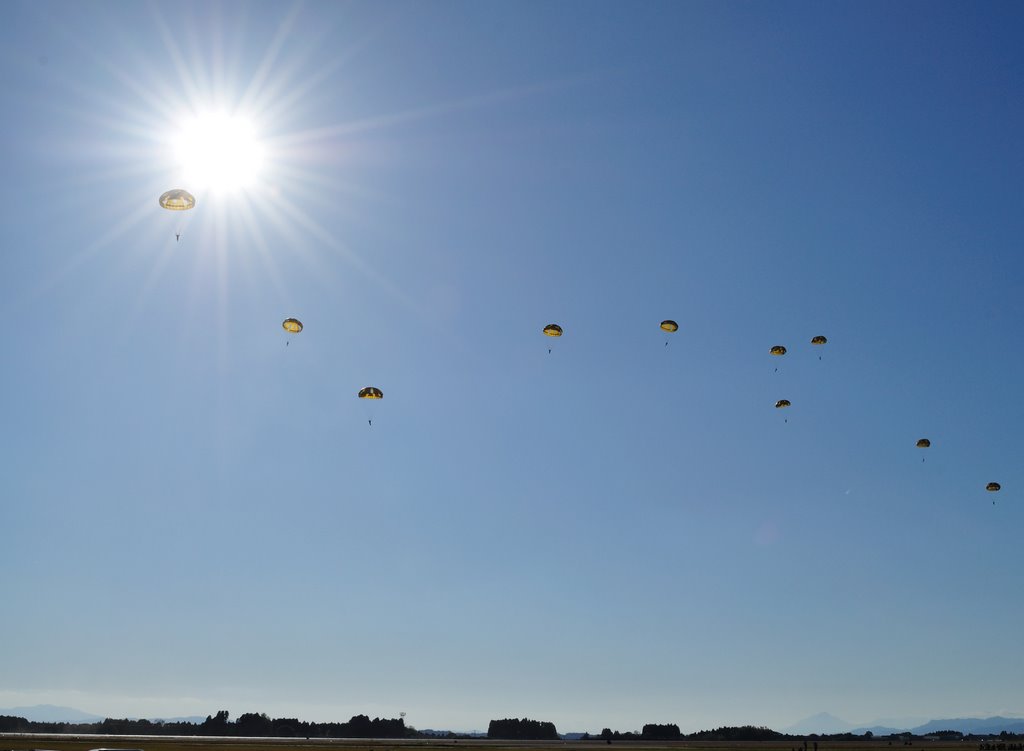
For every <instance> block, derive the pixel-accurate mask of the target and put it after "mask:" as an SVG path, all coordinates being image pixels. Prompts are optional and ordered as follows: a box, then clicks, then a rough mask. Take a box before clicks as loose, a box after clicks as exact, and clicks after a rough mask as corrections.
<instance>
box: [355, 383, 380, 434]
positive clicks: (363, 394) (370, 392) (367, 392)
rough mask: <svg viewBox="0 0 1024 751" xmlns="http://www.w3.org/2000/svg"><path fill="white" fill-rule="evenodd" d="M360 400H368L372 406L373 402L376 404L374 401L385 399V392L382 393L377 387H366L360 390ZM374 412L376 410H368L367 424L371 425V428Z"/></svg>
mask: <svg viewBox="0 0 1024 751" xmlns="http://www.w3.org/2000/svg"><path fill="white" fill-rule="evenodd" d="M359 398H360V399H366V400H367V404H370V403H371V402H374V401H376V400H378V399H383V398H384V392H383V391H381V390H380V389H379V388H377V387H376V386H364V387H363V388H361V389H359ZM374 411H375V410H371V409H367V410H366V422H367V423H369V425H370V426H371V427H372V426H373V413H374Z"/></svg>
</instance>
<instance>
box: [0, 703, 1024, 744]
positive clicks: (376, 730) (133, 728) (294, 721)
mask: <svg viewBox="0 0 1024 751" xmlns="http://www.w3.org/2000/svg"><path fill="white" fill-rule="evenodd" d="M0 733H64V734H73V735H88V734H92V733H97V734H100V733H102V734H104V735H186V736H190V735H191V736H228V737H243V738H246V737H248V738H252V737H264V738H265V737H271V738H429V737H436V735H437V734H436V733H420V732H419V731H417V730H416V729H415V728H412V727H408V726H407V725H406V724H405V720H404V719H403V718H398V719H394V718H392V719H385V718H380V717H375V718H373V719H372V720H371V719H370V718H369V717H368V716H366V715H362V714H361V715H356V716H354V717H352V718H351V719H350V720H349V721H348V722H306V721H304V720H299V719H298V718H295V717H277V718H273V719H271V718H270V717H268V716H267V715H266V714H264V713H256V712H249V713H246V714H243V715H240V716H239V717H238V718H237V719H235V720H234V721H232V720H231V719H230V715H229V714H228V712H227V710H221V711H219V712H217V713H216V714H215V715H208V716H207V718H206V719H205V720H204V721H203V722H198V723H197V722H184V721H182V722H165V721H162V720H132V719H112V718H107V719H105V720H103V721H102V722H85V723H70V722H34V721H32V720H27V719H25V718H24V717H13V716H8V715H0ZM929 736H930V737H947V736H948V737H951V738H953V737H956V738H962V739H965V740H967V739H970V740H986V739H988V738H991V737H992V736H989V735H988V734H984V735H978V736H975V735H964V734H963V733H960V732H959V731H955V730H945V731H938V732H933V733H930V734H929ZM445 737H450V738H466V737H469V736H465V735H459V734H457V733H448V734H447V736H445ZM487 737H488V738H495V739H501V740H531V741H532V740H538V741H540V740H559V739H560V738H561V736H560V735H559V734H558V730H557V729H556V728H555V724H554V723H553V722H542V721H539V720H531V719H529V718H526V717H523V718H522V719H514V718H513V719H509V718H506V719H503V720H491V721H490V723H489V725H488V727H487ZM871 737H873V734H872V733H871V732H870V731H868V732H866V733H864V734H863V735H854V734H852V733H835V734H830V735H818V734H815V733H812V734H810V735H807V736H794V735H786V734H784V733H779V732H777V731H775V730H772V729H771V728H766V727H755V726H753V725H742V726H738V727H720V728H716V729H714V730H701V731H698V732H696V733H689V734H684V733H682V732H680V730H679V726H678V725H676V724H675V723H669V724H664V725H659V724H654V723H650V724H647V725H644V726H643V730H640V731H626V732H620V731H618V730H612V729H611V728H604V729H603V730H602V731H601V732H600V733H599V734H597V735H591V734H590V733H583V734H582V736H581V737H580V740H583V741H587V740H589V741H604V742H605V743H612V742H613V741H673V740H700V741H771V740H774V741H779V740H792V739H796V738H801V739H804V744H803V751H807V742H806V739H807V738H811V739H815V738H816V739H822V740H824V739H828V740H854V739H863V738H871ZM887 737H888V738H890V739H891V740H890V745H892V740H901V741H903V742H904V744H905V745H907V744H909V743H910V742H911V741H912V740H913V739H917V738H918V737H919V736H915V735H913V734H911V733H908V732H903V733H893V734H892V735H891V736H879V737H878V738H879V739H884V738H887ZM999 740H1000V741H1002V743H998V744H997V743H982V744H979V746H978V748H979V751H1024V743H1006V741H1020V740H1024V735H1019V734H1014V733H1008V732H1006V731H1003V732H1002V733H1000V734H999ZM817 746H818V743H817V741H815V743H814V747H815V751H817ZM793 751H799V749H798V748H797V747H794V749H793Z"/></svg>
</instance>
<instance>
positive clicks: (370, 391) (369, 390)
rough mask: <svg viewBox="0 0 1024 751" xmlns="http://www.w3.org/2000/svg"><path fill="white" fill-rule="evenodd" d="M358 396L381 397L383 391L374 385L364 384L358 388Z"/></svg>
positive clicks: (361, 397)
mask: <svg viewBox="0 0 1024 751" xmlns="http://www.w3.org/2000/svg"><path fill="white" fill-rule="evenodd" d="M359 398H360V399H383V398H384V392H383V391H381V390H380V389H379V388H377V387H376V386H366V387H364V388H361V389H359Z"/></svg>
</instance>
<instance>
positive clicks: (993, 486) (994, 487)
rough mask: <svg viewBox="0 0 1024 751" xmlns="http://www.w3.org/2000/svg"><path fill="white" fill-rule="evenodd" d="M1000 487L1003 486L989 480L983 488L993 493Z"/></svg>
mask: <svg viewBox="0 0 1024 751" xmlns="http://www.w3.org/2000/svg"><path fill="white" fill-rule="evenodd" d="M1002 487H1003V486H1002V485H1000V484H999V483H998V482H990V483H989V484H988V485H986V486H985V490H987V491H989V492H990V493H995V492H996V491H997V490H999V489H1000V488H1002Z"/></svg>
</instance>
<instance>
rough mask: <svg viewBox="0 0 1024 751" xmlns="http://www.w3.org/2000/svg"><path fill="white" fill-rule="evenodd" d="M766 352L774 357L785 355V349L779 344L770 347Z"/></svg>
mask: <svg viewBox="0 0 1024 751" xmlns="http://www.w3.org/2000/svg"><path fill="white" fill-rule="evenodd" d="M768 352H769V353H770V354H773V355H776V356H778V355H784V354H786V348H785V347H783V346H782V345H781V344H776V345H775V346H774V347H772V348H771V349H770V350H768Z"/></svg>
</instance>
